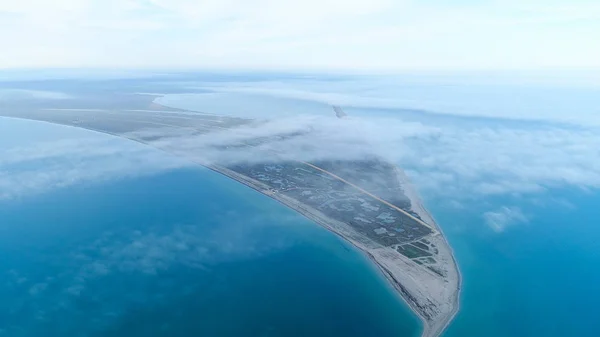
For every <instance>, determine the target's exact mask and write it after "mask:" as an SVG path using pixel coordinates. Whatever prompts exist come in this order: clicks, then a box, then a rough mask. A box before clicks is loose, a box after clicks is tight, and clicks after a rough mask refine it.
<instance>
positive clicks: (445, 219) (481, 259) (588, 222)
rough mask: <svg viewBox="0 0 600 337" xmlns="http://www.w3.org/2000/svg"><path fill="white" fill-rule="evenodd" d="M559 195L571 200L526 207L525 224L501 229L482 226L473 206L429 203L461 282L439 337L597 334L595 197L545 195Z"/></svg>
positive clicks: (599, 271) (599, 296)
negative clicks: (452, 316)
mask: <svg viewBox="0 0 600 337" xmlns="http://www.w3.org/2000/svg"><path fill="white" fill-rule="evenodd" d="M557 195H560V196H562V197H564V198H567V199H568V200H569V201H570V202H571V203H572V205H571V206H569V207H564V206H557V205H552V206H538V207H535V206H528V207H527V210H528V212H529V216H530V217H531V221H530V222H529V223H527V224H519V225H517V226H514V227H512V228H510V229H509V230H506V231H504V232H502V233H496V232H494V231H492V230H490V229H489V228H488V227H487V226H485V225H483V224H482V221H481V219H480V217H479V216H478V214H479V212H480V211H481V210H479V209H478V208H477V207H475V208H474V209H470V210H460V211H457V210H450V209H448V208H440V207H435V205H433V207H432V210H433V212H434V214H435V215H436V216H437V219H438V221H440V222H441V223H442V224H448V225H447V226H445V227H444V228H445V230H446V234H447V236H448V237H449V239H450V242H451V244H452V246H453V248H454V250H455V252H456V256H457V258H458V260H459V263H460V266H461V271H462V274H463V281H464V289H463V293H462V300H461V310H460V313H459V315H458V316H457V319H456V321H455V322H454V323H453V324H452V325H451V327H450V329H449V331H448V332H447V333H446V334H445V336H447V337H464V336H489V337H496V336H497V337H500V336H523V337H525V336H546V337H559V336H589V337H593V336H598V334H599V333H600V320H599V318H600V311H599V310H598V303H600V291H599V290H598V285H599V284H600V268H598V266H600V245H599V244H598V242H600V228H599V227H598V219H600V209H599V208H598V205H600V195H598V194H597V193H590V192H584V191H577V190H569V189H562V190H553V191H550V192H549V194H548V195H547V196H546V198H547V200H550V199H551V198H552V196H557ZM505 201H506V200H495V202H496V203H498V204H502V203H504V202H505ZM451 224H454V225H451Z"/></svg>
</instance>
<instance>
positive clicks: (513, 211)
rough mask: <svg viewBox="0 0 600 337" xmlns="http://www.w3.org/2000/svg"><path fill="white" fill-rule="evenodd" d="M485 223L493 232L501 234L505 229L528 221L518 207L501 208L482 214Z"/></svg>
mask: <svg viewBox="0 0 600 337" xmlns="http://www.w3.org/2000/svg"><path fill="white" fill-rule="evenodd" d="M483 219H484V221H485V223H486V224H487V225H488V226H489V227H490V228H491V229H492V230H494V231H495V232H503V231H504V230H505V229H506V228H507V227H509V226H514V225H517V224H522V223H527V222H529V219H528V218H527V216H525V215H524V214H523V212H522V211H521V209H519V208H518V207H506V206H504V207H502V208H500V209H498V210H496V211H493V212H486V213H485V214H483Z"/></svg>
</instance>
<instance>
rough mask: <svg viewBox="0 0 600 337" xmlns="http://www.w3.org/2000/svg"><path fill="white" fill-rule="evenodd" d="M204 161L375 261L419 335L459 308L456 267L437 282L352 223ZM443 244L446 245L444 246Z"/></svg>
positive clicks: (430, 333)
mask: <svg viewBox="0 0 600 337" xmlns="http://www.w3.org/2000/svg"><path fill="white" fill-rule="evenodd" d="M203 165H204V166H206V167H208V168H209V169H211V170H213V171H216V172H218V173H221V174H223V175H225V176H227V177H230V178H231V179H234V180H236V181H238V182H240V183H243V184H244V185H247V186H249V187H251V188H253V189H255V190H257V191H259V192H260V193H262V194H265V195H267V196H269V197H271V198H273V199H275V200H277V201H279V202H281V203H282V204H284V205H286V206H288V207H290V208H291V209H293V210H295V211H297V212H298V213H300V214H302V215H304V216H305V217H307V218H309V219H311V220H313V221H315V222H316V223H317V224H319V225H321V226H322V227H324V228H325V229H327V230H329V231H331V232H332V233H334V234H336V235H338V236H340V237H341V238H343V239H344V240H346V241H348V242H350V243H351V244H352V245H353V246H355V247H356V248H358V249H359V250H360V251H362V252H363V253H364V254H365V255H366V256H367V257H368V258H369V259H370V260H371V261H373V262H374V263H375V265H376V266H377V267H378V268H379V270H380V271H381V272H382V274H383V275H384V276H385V277H386V279H387V280H388V281H389V282H390V283H391V285H392V286H393V287H394V288H395V289H396V291H397V293H398V294H399V295H400V296H401V298H402V299H403V300H404V301H405V302H406V303H407V304H408V305H409V306H410V307H411V308H412V309H413V311H414V312H415V313H416V314H417V315H418V316H419V317H420V319H421V320H422V322H423V333H422V335H421V336H422V337H437V336H439V335H440V334H441V333H442V332H443V331H444V330H445V329H446V327H447V326H448V324H449V323H450V321H451V320H452V318H453V317H454V315H455V314H456V312H457V311H458V288H457V287H456V284H459V277H457V276H453V275H458V269H456V274H453V273H452V270H450V273H449V278H448V280H447V281H446V282H440V281H439V277H435V276H434V275H433V274H432V273H431V272H428V271H427V270H426V269H425V268H421V267H420V266H418V265H417V264H416V263H414V262H412V261H411V260H409V259H408V258H406V257H404V256H403V255H401V254H399V253H397V252H396V251H395V250H393V249H391V248H387V247H382V246H379V245H377V244H375V243H374V242H371V241H370V240H369V239H366V238H365V237H364V236H363V235H362V234H360V233H358V232H356V231H355V230H354V229H353V228H352V227H350V226H348V225H346V224H344V223H342V222H339V221H337V220H333V219H331V218H329V217H327V216H325V215H324V214H322V213H321V212H319V211H318V210H316V209H314V208H312V207H308V206H306V205H304V204H302V203H300V202H298V201H296V200H294V199H292V198H289V197H287V196H285V195H282V194H280V193H277V192H276V191H274V190H273V189H271V188H270V187H269V186H267V185H264V184H263V183H261V182H259V181H256V180H254V179H252V178H249V177H247V176H244V175H241V174H239V173H237V172H234V171H232V170H229V169H227V168H223V167H220V166H214V165H210V164H206V163H204V164H203ZM403 182H404V181H403ZM415 202H418V199H415ZM419 215H421V214H419ZM433 237H434V238H439V239H436V243H437V244H438V247H439V248H441V249H440V254H439V256H440V257H442V258H443V259H444V260H445V261H448V262H450V261H452V263H453V262H454V258H453V256H452V255H451V251H450V250H449V247H447V244H446V242H445V240H444V239H443V237H442V236H441V234H437V235H435V236H433ZM445 247H447V249H444V248H445ZM454 266H455V265H454ZM438 297H441V299H442V300H441V301H432V299H431V298H434V299H437V298H438ZM436 303H437V304H436ZM424 304H425V306H424ZM427 305H429V306H427ZM442 309H443V310H442ZM436 310H438V311H436ZM439 310H441V311H439ZM426 315H435V317H429V318H428V317H427V316H426Z"/></svg>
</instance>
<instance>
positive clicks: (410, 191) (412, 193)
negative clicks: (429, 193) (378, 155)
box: [396, 167, 463, 336]
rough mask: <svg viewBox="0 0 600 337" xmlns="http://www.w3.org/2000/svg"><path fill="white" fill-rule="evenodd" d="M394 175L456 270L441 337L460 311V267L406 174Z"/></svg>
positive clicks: (440, 229) (445, 238) (441, 230)
mask: <svg viewBox="0 0 600 337" xmlns="http://www.w3.org/2000/svg"><path fill="white" fill-rule="evenodd" d="M396 174H397V177H398V180H399V182H400V184H401V185H402V189H403V191H404V193H405V195H406V196H407V197H408V198H409V199H410V202H411V206H412V207H414V211H415V212H417V214H419V215H420V216H421V218H424V216H425V217H427V218H428V219H429V220H430V221H431V224H432V225H433V226H435V227H436V228H437V230H438V231H439V233H440V235H441V237H442V238H443V239H444V241H445V242H446V246H447V247H448V250H449V251H450V254H451V256H452V262H453V264H454V269H455V270H456V274H457V287H458V289H457V291H456V296H455V299H454V306H453V308H454V310H453V311H452V313H451V314H450V316H448V319H447V321H446V322H445V324H444V325H443V327H442V328H441V329H440V330H439V332H438V333H437V335H436V336H441V335H442V334H443V333H444V332H445V331H446V330H447V329H448V327H449V326H450V323H452V321H453V320H454V318H456V315H458V313H459V311H460V295H461V293H462V290H463V289H462V279H463V277H462V273H461V272H460V267H459V266H458V262H457V261H456V258H455V255H454V250H453V249H452V246H451V245H450V243H449V242H448V239H447V237H446V235H445V234H444V231H443V229H442V228H441V227H440V226H439V225H438V223H437V221H436V220H435V218H434V217H433V215H432V214H431V213H430V212H429V211H428V210H427V208H425V206H424V205H423V201H422V200H421V197H420V196H419V194H418V193H417V191H416V189H415V187H414V185H413V184H412V183H411V182H410V179H408V176H407V175H406V173H405V172H404V171H403V170H402V169H401V168H399V167H396Z"/></svg>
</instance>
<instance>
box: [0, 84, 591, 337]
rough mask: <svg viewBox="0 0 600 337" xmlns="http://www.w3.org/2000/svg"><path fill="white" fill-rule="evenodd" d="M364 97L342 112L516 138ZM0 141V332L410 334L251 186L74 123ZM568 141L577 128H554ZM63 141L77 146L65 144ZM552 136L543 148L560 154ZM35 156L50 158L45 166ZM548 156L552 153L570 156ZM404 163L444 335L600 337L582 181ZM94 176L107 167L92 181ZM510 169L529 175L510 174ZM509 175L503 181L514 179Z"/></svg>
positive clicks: (365, 270)
mask: <svg viewBox="0 0 600 337" xmlns="http://www.w3.org/2000/svg"><path fill="white" fill-rule="evenodd" d="M333 97H335V96H333ZM313 98H314V97H310V99H309V98H306V97H300V95H298V93H297V92H294V91H290V92H285V93H284V95H281V94H280V95H275V96H268V95H265V94H264V93H262V92H261V93H259V94H257V93H255V92H247V91H245V92H220V91H217V92H209V93H206V94H172V95H166V96H163V97H162V98H160V99H158V102H159V103H161V104H164V105H168V106H173V107H178V108H184V109H192V110H197V111H203V112H212V113H217V114H226V115H241V116H244V117H253V118H262V117H264V118H271V117H277V116H281V115H286V116H293V115H295V114H304V113H306V114H330V113H331V110H330V107H329V106H328V105H327V104H323V103H322V102H319V100H318V99H313ZM240 102H241V103H240ZM242 103H243V104H242ZM479 103H481V102H479ZM369 104H370V103H367V102H361V104H359V105H360V106H359V107H356V106H355V107H347V108H346V112H348V113H349V114H350V115H360V116H363V117H365V116H367V117H368V116H384V117H385V118H388V119H389V118H397V117H398V118H400V116H401V118H403V119H404V120H405V121H409V122H411V123H420V121H422V120H424V119H426V120H434V121H435V122H434V123H433V127H439V126H440V125H441V124H443V125H459V124H460V125H462V126H461V127H463V128H464V129H461V130H467V129H469V130H470V129H484V131H485V133H486V135H488V136H490V135H492V136H493V137H496V135H497V134H496V133H494V132H495V129H494V128H493V127H491V126H489V125H496V124H498V123H500V122H501V123H505V124H506V125H508V126H510V127H511V129H510V132H504V133H499V136H498V137H497V138H493V137H492V139H496V141H500V140H498V139H500V138H502V137H505V136H510V135H517V136H519V137H522V132H525V133H527V132H528V131H530V129H529V127H530V126H529V124H527V125H525V124H523V123H521V122H519V121H515V120H508V121H498V120H497V119H494V118H495V117H490V118H491V119H488V117H485V118H482V117H471V116H458V117H456V116H447V115H436V114H429V113H426V112H423V111H420V110H411V111H398V110H395V109H381V108H379V107H375V106H373V107H368V105H369ZM454 107H455V108H456V106H454ZM23 123H26V125H25V124H23ZM490 123H492V124H490ZM540 128H541V129H540ZM19 129H21V130H35V132H29V133H27V132H21V133H19V134H20V137H22V138H27V139H30V140H31V139H33V141H32V142H31V144H29V143H28V144H26V145H23V144H22V142H19V141H15V137H16V136H15V134H12V135H11V134H10V133H9V132H8V131H7V130H19ZM557 130H558V129H557V128H555V126H554V125H543V126H541V127H538V126H536V129H535V130H533V131H535V132H537V133H536V134H537V135H546V133H544V132H546V131H548V132H549V134H550V135H552V136H553V137H555V136H556V137H558V136H561V135H563V133H561V132H562V131H560V132H559V131H557ZM560 130H563V129H560ZM0 131H3V132H0V151H3V152H1V155H2V157H1V158H0V189H2V188H4V189H5V191H2V190H0V272H1V273H3V277H2V278H0V298H1V299H2V300H1V301H0V336H10V337H13V336H18V337H30V336H65V335H66V336H209V337H210V336H250V337H253V336H285V337H287V336H344V337H346V336H365V337H380V336H395V337H399V336H406V337H412V336H419V335H420V332H421V329H422V325H421V322H420V320H419V319H418V318H417V317H416V316H415V315H414V314H413V313H412V312H411V310H410V309H409V308H408V306H407V305H406V304H405V303H404V302H403V301H402V300H401V299H400V298H399V297H398V296H397V294H396V293H395V292H394V290H393V289H392V288H391V287H390V285H389V284H388V283H387V281H386V280H385V278H384V277H383V276H382V275H381V274H380V272H379V271H378V270H377V269H376V268H375V267H374V266H373V265H372V264H371V263H370V262H369V261H368V259H366V258H365V257H364V256H363V255H362V254H361V253H360V252H358V251H357V250H356V249H354V248H353V247H352V246H350V245H348V244H347V243H346V242H344V241H343V240H342V239H340V238H339V237H337V236H336V235H334V234H332V233H330V232H328V231H326V230H324V229H322V228H321V227H319V226H318V225H316V224H314V223H312V222H311V221H309V220H307V219H305V218H303V217H302V216H300V215H299V214H297V213H295V212H294V211H292V210H290V209H288V208H286V207H284V206H282V205H280V204H279V203H277V202H276V201H274V200H272V199H270V198H268V197H266V196H263V195H262V194H260V193H258V192H256V191H254V190H252V189H250V188H247V187H245V186H243V185H241V184H239V183H237V182H235V181H232V180H230V179H228V178H226V177H223V176H221V175H219V174H218V173H215V172H212V171H210V170H207V169H204V168H201V167H197V166H194V165H192V164H191V163H186V162H185V161H183V162H182V161H181V159H179V158H174V157H171V156H169V155H168V154H165V153H161V152H158V151H157V150H154V149H150V148H147V147H145V146H143V145H140V144H132V143H131V142H129V141H126V140H120V139H116V138H114V137H111V136H107V135H99V134H95V133H93V132H90V131H81V130H78V131H74V130H72V128H67V127H63V126H53V125H48V124H42V123H37V122H23V121H16V120H8V119H0ZM564 132H567V131H564ZM568 132H572V134H573V135H577V134H582V133H583V131H581V132H580V130H579V129H578V128H577V127H571V126H569V128H568ZM65 134H68V135H72V137H70V138H69V139H71V140H72V139H76V140H77V139H85V142H81V143H77V142H75V143H74V144H75V145H73V144H72V143H69V142H67V143H65V142H64V141H61V140H62V139H63V138H65ZM568 135H571V133H568ZM443 137H444V136H443V135H442V136H440V135H439V134H437V133H435V132H434V133H433V134H432V135H428V136H426V137H425V138H427V139H428V141H429V140H432V141H433V140H435V141H438V140H439V139H440V138H443ZM88 138H90V139H91V140H90V139H88ZM36 139H38V140H39V141H40V142H42V143H44V144H46V147H44V146H41V145H39V144H38V143H37V142H36V141H35V140H36ZM486 139H487V138H486ZM519 139H522V138H519ZM553 139H554V140H555V141H554V142H552V143H548V144H544V146H546V145H547V146H549V147H552V146H555V147H556V146H557V144H558V145H560V144H561V143H560V142H557V141H556V139H555V138H553ZM586 139H587V138H586ZM452 141H454V140H452ZM54 142H58V143H56V144H59V145H60V146H54V145H53V144H55V143H54ZM105 142H107V143H105ZM2 144H4V147H3V146H2ZM48 144H49V145H48ZM82 144H83V145H82ZM98 144H101V145H98ZM427 144H429V143H427ZM427 144H426V145H427ZM436 144H437V143H436ZM443 144H445V145H448V143H443ZM451 144H454V143H451ZM494 145H497V144H494V143H492V144H491V146H492V147H493V146H494ZM524 145H525V144H522V146H521V147H525V146H524ZM73 146H74V147H75V148H78V149H81V148H83V149H84V150H85V151H86V154H85V155H84V154H82V152H83V150H81V151H76V150H73V149H71V147H73ZM23 147H24V148H25V150H24V149H23ZM499 147H501V146H499ZM51 148H54V149H62V151H58V150H57V151H55V152H52V153H51V158H50V157H49V156H50V155H49V154H48V152H51V151H48V149H51ZM15 149H16V150H15ZM86 149H90V150H89V151H87V150H86ZM93 149H96V150H93ZM97 149H101V150H100V151H98V150H97ZM423 149H427V147H424V148H423ZM453 149H454V148H453ZM397 150H398V151H401V149H397ZM577 150H578V149H577V147H576V146H571V147H569V151H577ZM490 151H492V149H491V148H490ZM561 151H562V150H560V151H558V152H553V153H552V154H554V155H556V156H561V155H562V156H568V155H569V153H567V152H561ZM15 153H26V154H27V155H15ZM503 153H505V152H503ZM508 153H512V152H508ZM584 153H585V152H584ZM592 153H593V152H592ZM518 154H519V153H518ZM598 154H599V155H600V153H598ZM527 155H528V156H529V154H528V153H527ZM477 156H481V157H482V158H483V157H484V156H485V153H477V154H476V157H477ZM540 156H541V155H540ZM6 158H9V159H6ZM404 158H406V157H404ZM445 159H448V160H450V159H451V158H450V156H448V157H447V158H445ZM469 159H472V157H469ZM493 159H494V161H497V164H499V165H500V164H502V163H503V161H505V160H506V158H493ZM509 159H510V158H509ZM574 160H581V161H580V162H578V164H581V165H580V166H585V165H587V163H588V161H586V160H585V158H583V159H582V158H581V156H580V157H576V158H574ZM123 162H126V163H127V164H122V163H123ZM165 162H168V163H173V164H172V165H165V164H164V163H165ZM536 163H537V162H532V165H534V164H536ZM548 163H550V164H555V163H557V162H555V161H552V160H549V161H548ZM398 164H399V165H402V164H403V163H398ZM413 164H414V163H413ZM420 165H421V166H419V165H416V164H414V165H412V166H411V165H409V164H408V163H407V167H406V168H407V169H408V171H407V173H408V175H409V177H411V178H414V182H415V185H416V187H417V189H418V190H419V191H420V192H421V195H422V197H423V199H424V203H425V205H426V207H427V208H428V210H429V211H431V213H432V214H433V216H434V217H435V219H436V221H437V222H438V224H439V226H440V227H441V228H442V230H443V232H444V233H445V235H446V237H447V239H448V241H449V243H450V245H451V247H452V249H453V250H454V253H455V257H456V259H457V261H458V265H459V268H460V271H461V274H462V282H463V284H462V290H461V297H460V311H459V313H458V315H457V316H456V318H455V320H454V321H453V322H452V324H451V325H450V327H449V329H448V330H447V331H446V333H445V334H444V336H445V337H482V336H483V337H514V336H516V337H520V336H523V337H525V336H544V337H559V336H561V337H562V336H583V337H588V336H589V337H597V336H599V335H600V310H599V309H598V303H600V290H598V286H599V285H600V268H598V266H600V244H598V242H600V226H598V224H599V223H600V220H599V219H600V208H599V207H598V205H600V193H598V190H597V189H595V188H594V187H593V185H592V186H588V184H586V183H585V180H583V179H580V177H579V175H577V174H574V173H573V172H572V171H565V172H566V174H565V183H555V182H553V183H552V184H548V185H544V186H543V188H541V187H539V186H537V185H536V186H532V187H531V189H523V190H522V191H521V192H520V193H516V192H515V193H496V194H494V193H488V194H485V193H484V194H480V195H477V196H476V197H471V198H469V197H462V198H457V200H454V199H452V198H451V197H449V194H447V191H446V190H444V191H443V192H442V191H441V189H440V188H439V186H437V185H435V186H434V187H432V186H430V185H429V182H428V180H426V179H427V178H429V177H442V178H443V179H441V180H440V181H442V182H444V183H445V184H447V186H446V185H444V187H447V189H450V186H451V185H452V184H453V183H456V182H454V181H452V179H453V177H454V178H456V177H455V176H452V177H451V178H447V177H448V176H447V175H443V174H442V173H444V172H443V171H441V169H439V167H438V166H437V165H442V164H441V163H433V164H431V162H430V161H428V160H423V162H421V163H420ZM456 165H457V164H456V162H453V163H452V167H454V166H456ZM103 167H104V168H106V167H111V168H114V169H110V170H106V169H104V170H99V171H98V172H96V170H97V169H98V168H103ZM153 167H155V168H154V169H152V168H153ZM419 167H429V168H431V167H433V168H434V169H435V170H433V171H432V172H434V173H435V175H424V176H423V175H420V174H419V172H418V169H419ZM444 167H446V166H444ZM448 167H449V166H448ZM472 167H473V166H468V167H467V168H472ZM511 167H512V166H511ZM586 167H587V166H586ZM593 168H594V167H593V166H591V170H590V172H589V173H590V176H591V177H594V175H593V174H594V170H593ZM521 169H523V168H521ZM538 169H539V168H538ZM558 169H563V168H562V167H559V168H558ZM460 170H461V168H458V169H457V171H458V172H460ZM22 171H26V172H27V174H20V173H19V172H22ZM551 171H552V168H550V169H549V170H548V171H544V172H542V173H543V174H544V175H545V176H544V177H548V176H551V175H552V172H551ZM57 172H58V173H57ZM61 172H62V173H61ZM577 172H579V171H577ZM567 173H568V174H567ZM486 174H489V171H486ZM517 174H522V175H525V176H527V175H529V174H531V172H530V171H526V170H521V171H518V170H517V169H514V170H513V169H511V175H515V176H516V175H517ZM569 174H570V175H569ZM465 176H466V177H469V174H466V175H465ZM567 176H568V177H567ZM531 177H532V176H531ZM424 178H425V179H424ZM489 179H490V181H491V179H496V180H497V179H498V177H497V176H490V177H489ZM531 179H533V178H531ZM569 179H570V180H569ZM15 181H18V183H15ZM519 182H520V185H514V188H515V189H519V188H522V187H523V186H522V185H523V184H522V181H519ZM573 182H578V183H573ZM459 185H461V184H460V181H459ZM469 186H470V185H469ZM477 186H480V185H477ZM485 186H487V187H488V188H487V189H486V191H488V192H489V191H490V190H491V189H490V188H489V184H488V185H485ZM508 186H513V185H508ZM469 188H470V187H469ZM494 188H495V189H493V191H496V188H497V187H494ZM6 191H9V192H6ZM2 192H5V193H2ZM452 192H453V193H454V192H456V193H459V192H460V193H464V192H465V191H462V190H460V189H456V188H454V187H453V189H452ZM469 192H472V193H473V194H475V189H474V190H473V191H469ZM449 199H452V200H451V201H452V202H448V200H449Z"/></svg>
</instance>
